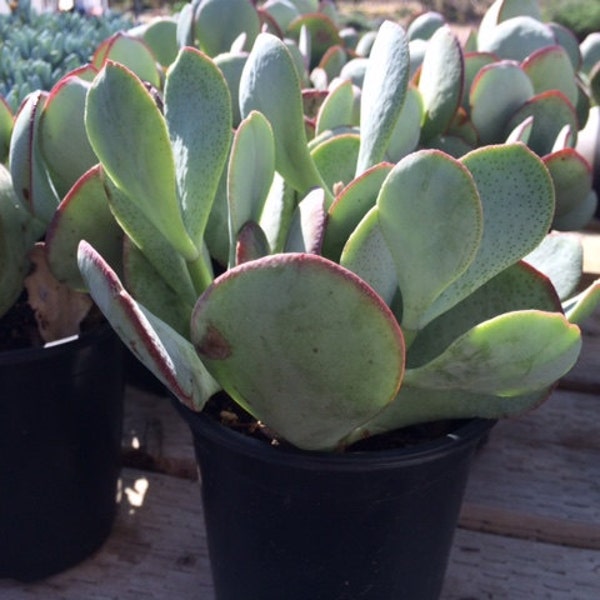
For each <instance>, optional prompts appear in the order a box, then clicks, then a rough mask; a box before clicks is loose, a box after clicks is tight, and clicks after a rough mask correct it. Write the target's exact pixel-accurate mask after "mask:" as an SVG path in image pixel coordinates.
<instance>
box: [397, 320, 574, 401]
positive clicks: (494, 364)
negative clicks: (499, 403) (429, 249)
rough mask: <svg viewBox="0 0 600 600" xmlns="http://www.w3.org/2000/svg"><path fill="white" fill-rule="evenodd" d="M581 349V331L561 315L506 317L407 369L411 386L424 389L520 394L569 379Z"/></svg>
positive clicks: (463, 337)
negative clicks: (566, 376) (432, 357)
mask: <svg viewBox="0 0 600 600" xmlns="http://www.w3.org/2000/svg"><path fill="white" fill-rule="evenodd" d="M580 350H581V332H580V331H579V327H577V326H576V325H572V324H571V323H569V321H568V320H567V319H566V317H565V316H564V315H562V314H557V313H549V312H543V311H538V310H524V311H515V312H510V313H505V314H503V315H499V316H498V317H494V318H493V319H490V320H488V321H485V322H483V323H480V324H479V325H476V326H475V327H473V328H472V329H470V330H469V331H467V332H466V333H465V334H463V335H462V336H460V337H459V338H458V339H456V340H455V341H454V342H453V343H452V344H451V345H450V346H449V347H448V348H447V349H446V350H445V351H444V352H443V353H442V354H441V355H439V356H438V357H436V358H434V359H433V360H432V361H431V362H429V363H427V364H425V365H423V366H421V367H418V368H416V369H408V370H407V372H406V375H405V377H406V383H408V384H409V385H413V386H415V387H420V388H424V389H438V390H439V389H441V390H452V389H454V390H465V391H469V392H475V393H479V394H489V395H494V396H505V397H511V396H521V395H524V394H529V393H532V392H536V391H538V390H542V389H544V388H546V387H548V386H550V385H552V384H553V383H554V382H555V381H557V380H558V379H559V378H560V377H562V376H563V375H565V374H566V373H567V372H568V371H569V370H570V369H571V368H572V367H573V365H574V364H575V362H576V361H577V358H578V356H579V352H580Z"/></svg>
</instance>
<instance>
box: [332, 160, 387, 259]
mask: <svg viewBox="0 0 600 600" xmlns="http://www.w3.org/2000/svg"><path fill="white" fill-rule="evenodd" d="M392 166H393V165H391V164H390V163H379V164H377V165H375V166H374V167H371V168H370V169H367V170H366V171H365V172H364V173H363V174H362V175H360V176H359V177H357V178H356V179H353V180H352V181H351V182H350V183H349V184H348V185H347V186H346V187H345V188H344V189H343V190H341V191H340V193H339V194H338V195H337V196H336V198H335V201H334V202H333V204H332V205H331V206H330V207H329V215H328V219H327V229H326V230H325V239H324V241H323V255H324V256H326V257H327V258H330V259H331V260H334V261H337V260H338V259H339V257H340V254H341V252H342V249H343V247H344V244H345V243H346V240H347V239H348V237H349V235H350V234H351V233H352V231H353V230H354V229H355V228H356V226H357V225H358V224H359V223H360V222H361V220H362V218H363V217H364V216H365V215H366V214H367V212H369V210H370V209H371V208H372V207H373V206H375V202H376V201H377V196H378V194H379V189H380V188H381V184H382V183H383V182H384V180H385V178H386V177H387V176H388V174H389V172H390V171H391V170H392Z"/></svg>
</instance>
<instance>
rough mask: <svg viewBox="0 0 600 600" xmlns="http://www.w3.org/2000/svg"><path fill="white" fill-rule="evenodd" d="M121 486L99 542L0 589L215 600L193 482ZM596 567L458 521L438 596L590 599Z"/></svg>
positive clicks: (586, 559) (595, 594)
mask: <svg viewBox="0 0 600 600" xmlns="http://www.w3.org/2000/svg"><path fill="white" fill-rule="evenodd" d="M123 489H124V494H123V497H122V505H121V509H120V512H119V516H118V519H117V522H116V525H115V528H114V531H113V534H112V535H111V537H110V538H109V540H108V541H107V542H106V544H105V545H104V546H103V548H102V549H101V550H100V551H98V552H97V553H96V554H95V555H94V556H93V557H92V558H90V559H88V560H86V561H84V562H83V563H82V564H80V565H78V566H77V567H75V568H73V569H70V570H68V571H66V572H64V573H61V574H59V575H56V576H54V577H51V578H49V579H47V580H46V581H43V582H39V583H35V584H21V583H17V582H13V581H6V580H4V581H0V597H2V598H7V600H8V599H10V600H37V599H39V600H82V599H83V598H85V599H86V600H115V599H116V598H118V599H119V600H139V598H145V599H149V600H171V599H172V598H173V599H175V598H176V599H177V600H214V593H213V590H212V586H211V577H210V567H209V559H208V556H207V551H206V539H205V533H204V527H203V524H202V508H201V505H200V493H199V485H198V483H197V482H193V481H189V480H186V479H181V478H175V477H170V476H167V475H161V474H156V473H147V472H144V471H139V470H134V469H126V470H125V471H124V472H123ZM599 573H600V552H597V551H592V550H582V549H578V548H566V547H561V546H553V545H549V544H540V543H535V542H531V541H527V540H518V539H510V538H504V537H501V536H495V535H490V534H483V533H476V532H470V531H464V530H458V531H457V532H456V538H455V543H454V547H453V551H452V554H451V557H450V564H449V567H448V573H447V577H446V583H445V587H444V593H443V595H442V600H467V599H473V600H475V599H476V600H483V599H485V598H493V599H494V600H502V599H506V600H525V599H527V600H529V599H533V598H535V599H538V598H539V599H541V598H544V599H545V600H596V599H597V598H599V597H600V577H598V574H599ZM284 597H285V591H284V590H282V598H284ZM240 600H243V599H240ZM411 600H412V599H411Z"/></svg>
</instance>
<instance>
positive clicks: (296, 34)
mask: <svg viewBox="0 0 600 600" xmlns="http://www.w3.org/2000/svg"><path fill="white" fill-rule="evenodd" d="M303 29H304V30H305V31H306V32H307V34H308V35H309V38H310V45H311V52H310V62H309V64H308V68H309V69H313V68H314V67H316V66H317V65H318V64H319V62H321V59H322V58H323V55H324V54H325V52H327V50H328V49H329V48H331V47H332V46H340V45H341V43H342V40H341V38H340V34H339V33H338V29H337V27H336V25H335V23H334V22H333V21H332V20H331V19H330V18H329V17H327V16H326V15H324V14H321V13H318V12H315V13H308V14H304V15H300V16H299V17H296V18H295V19H294V20H293V21H292V22H291V23H290V24H289V25H288V27H287V30H286V35H287V36H288V37H291V38H292V39H294V40H296V41H299V39H300V37H301V32H302V30H303Z"/></svg>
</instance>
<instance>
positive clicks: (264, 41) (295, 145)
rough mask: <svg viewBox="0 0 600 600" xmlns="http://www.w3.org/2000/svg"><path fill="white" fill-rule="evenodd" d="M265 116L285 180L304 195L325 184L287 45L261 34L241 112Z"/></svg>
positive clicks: (245, 75) (244, 80)
mask: <svg viewBox="0 0 600 600" xmlns="http://www.w3.org/2000/svg"><path fill="white" fill-rule="evenodd" d="M253 110H257V111H258V112H261V113H263V115H264V116H265V117H266V118H267V119H268V121H269V122H270V124H271V127H272V128H273V135H274V137H275V166H276V169H277V171H279V172H280V173H281V174H282V175H283V177H284V178H285V179H286V180H287V181H288V182H289V183H290V185H292V186H293V187H294V188H295V189H297V190H298V191H299V192H300V193H302V194H304V193H305V192H306V191H307V190H309V189H310V188H311V187H315V186H322V184H323V182H322V180H321V177H320V175H319V172H318V171H317V168H316V166H315V165H314V163H313V161H312V159H311V157H310V155H309V153H308V149H307V146H306V144H307V140H306V133H305V130H304V113H303V106H302V95H301V91H300V81H299V79H298V75H297V73H296V67H295V65H294V61H293V59H292V57H291V55H290V53H289V50H288V49H287V48H286V46H285V44H284V43H283V42H282V41H281V40H279V39H278V38H276V37H275V36H274V35H271V34H268V33H261V34H259V35H258V37H257V38H256V42H255V44H254V47H253V48H252V51H251V52H250V55H249V57H248V60H247V61H246V64H245V66H244V70H243V71H242V77H241V80H240V111H241V115H242V117H247V116H248V115H249V114H250V113H251V112H252V111H253Z"/></svg>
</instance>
